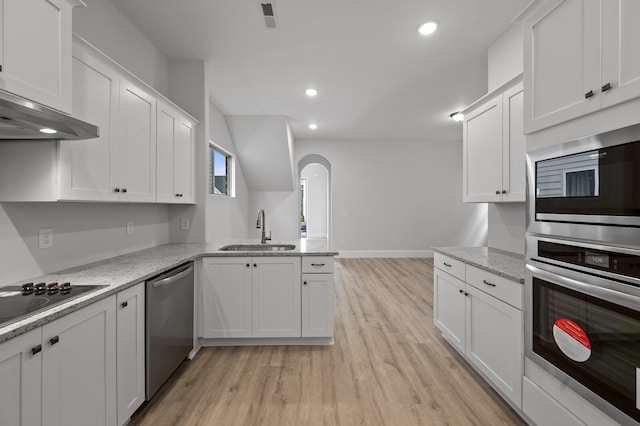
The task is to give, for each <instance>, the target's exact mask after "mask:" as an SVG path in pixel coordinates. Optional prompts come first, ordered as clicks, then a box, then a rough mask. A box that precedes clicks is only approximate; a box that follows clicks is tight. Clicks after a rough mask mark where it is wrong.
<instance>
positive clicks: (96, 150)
mask: <svg viewBox="0 0 640 426" xmlns="http://www.w3.org/2000/svg"><path fill="white" fill-rule="evenodd" d="M73 76H74V79H73V89H74V90H73V115H74V116H76V117H78V118H79V119H81V120H85V121H87V122H89V123H94V124H95V125H97V126H98V127H99V129H100V136H98V137H97V138H94V139H87V140H77V141H60V142H59V159H60V165H59V182H60V184H59V185H60V194H59V198H60V199H62V200H92V201H118V199H119V194H118V193H116V192H115V191H114V189H115V188H116V187H117V185H118V149H117V144H118V139H119V138H118V122H119V117H118V111H119V105H118V101H119V99H120V93H119V89H120V85H119V81H120V80H119V75H118V73H117V72H116V70H115V69H114V68H113V67H111V66H109V65H108V64H107V63H105V62H104V61H102V60H100V59H99V58H98V57H96V56H95V55H92V54H90V53H88V52H87V50H85V49H82V48H81V47H79V46H78V44H74V50H73Z"/></svg>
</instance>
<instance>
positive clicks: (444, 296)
mask: <svg viewBox="0 0 640 426" xmlns="http://www.w3.org/2000/svg"><path fill="white" fill-rule="evenodd" d="M438 257H439V260H441V261H443V262H447V264H453V263H454V262H453V261H455V260H454V259H449V258H447V257H446V256H442V255H440V256H438ZM465 277H466V278H465V280H466V282H465V281H462V280H460V279H459V278H456V277H454V276H452V275H450V274H449V273H447V272H445V271H443V270H441V269H439V266H438V263H436V267H435V268H434V323H435V325H436V327H438V329H439V330H440V331H441V332H442V335H443V336H444V337H445V338H446V340H447V341H448V342H449V343H451V345H453V346H454V347H455V348H456V349H457V350H458V351H459V352H460V353H461V354H463V355H464V357H465V359H466V360H467V361H468V362H469V363H471V364H472V365H473V366H474V367H475V368H476V369H477V370H478V371H479V372H480V373H482V375H483V376H484V377H485V379H487V380H488V381H489V383H491V385H493V386H494V388H496V389H497V390H498V391H499V392H500V393H501V394H502V395H503V396H504V397H506V398H508V399H509V400H510V401H511V402H512V403H513V405H514V406H516V407H518V408H520V407H521V406H522V375H523V317H522V311H521V307H522V284H518V283H515V282H512V281H509V280H507V279H505V278H502V277H499V276H496V275H494V274H491V273H489V272H486V271H481V270H479V269H478V268H474V267H472V266H470V265H466V273H465ZM507 301H508V302H511V303H514V304H515V306H512V305H511V304H510V303H507Z"/></svg>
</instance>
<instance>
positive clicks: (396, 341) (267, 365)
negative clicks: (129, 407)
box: [131, 259, 525, 426]
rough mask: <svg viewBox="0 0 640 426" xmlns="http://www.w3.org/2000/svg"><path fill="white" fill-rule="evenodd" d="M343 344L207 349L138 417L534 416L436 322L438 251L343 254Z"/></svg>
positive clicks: (395, 421)
mask: <svg viewBox="0 0 640 426" xmlns="http://www.w3.org/2000/svg"><path fill="white" fill-rule="evenodd" d="M335 289H336V291H335V308H336V309H335V345H333V346H289V347H284V346H263V347H257V346H256V347H226V348H203V349H202V350H201V351H200V353H199V354H198V355H197V356H196V358H195V359H194V360H193V361H190V362H187V363H183V365H182V366H181V367H180V369H179V370H178V371H177V374H174V376H173V377H172V378H171V379H170V380H169V382H167V384H166V385H165V386H164V387H163V388H162V389H161V390H160V392H159V393H158V394H157V395H156V397H155V398H154V400H153V401H152V402H151V403H149V404H147V405H146V406H145V407H143V409H142V410H141V411H140V412H139V413H137V414H136V415H135V416H134V417H133V419H132V423H131V424H132V425H277V426H280V425H394V426H395V425H399V426H407V425H492V426H493V425H524V424H525V423H524V422H523V421H522V420H521V419H520V417H518V415H517V414H516V413H515V412H514V411H513V410H511V408H510V407H509V406H508V405H507V404H506V403H505V402H504V401H503V400H502V399H501V398H500V397H499V396H498V395H497V394H496V393H495V392H494V391H493V390H492V389H491V388H490V387H489V385H487V384H486V383H485V382H484V381H483V379H481V378H480V377H479V376H478V375H477V374H476V373H475V371H474V370H473V369H472V368H471V367H469V366H468V365H467V364H466V362H465V361H463V360H462V358H461V357H460V356H459V355H458V354H457V353H456V352H455V351H454V350H453V349H451V348H450V347H449V346H448V345H447V343H445V342H444V341H443V339H442V338H441V337H440V334H439V332H438V331H437V329H436V328H435V327H434V325H433V310H432V309H433V262H432V260H431V259H336V271H335Z"/></svg>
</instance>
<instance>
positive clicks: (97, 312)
mask: <svg viewBox="0 0 640 426" xmlns="http://www.w3.org/2000/svg"><path fill="white" fill-rule="evenodd" d="M115 324H116V321H115V296H111V297H109V298H107V299H104V300H102V301H99V302H96V303H93V304H91V305H89V306H87V307H85V308H82V309H80V310H78V311H76V312H73V313H71V314H69V315H66V316H64V317H62V318H60V319H57V320H55V321H53V322H51V323H48V324H46V325H44V326H43V327H42V338H43V343H42V346H43V353H42V419H43V425H54V426H68V425H113V424H115V423H116V333H115Z"/></svg>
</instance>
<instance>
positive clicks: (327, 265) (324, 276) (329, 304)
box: [302, 256, 333, 338]
mask: <svg viewBox="0 0 640 426" xmlns="http://www.w3.org/2000/svg"><path fill="white" fill-rule="evenodd" d="M302 337H331V338H332V337H333V258H332V257H321V256H308V257H304V258H303V259H302Z"/></svg>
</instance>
